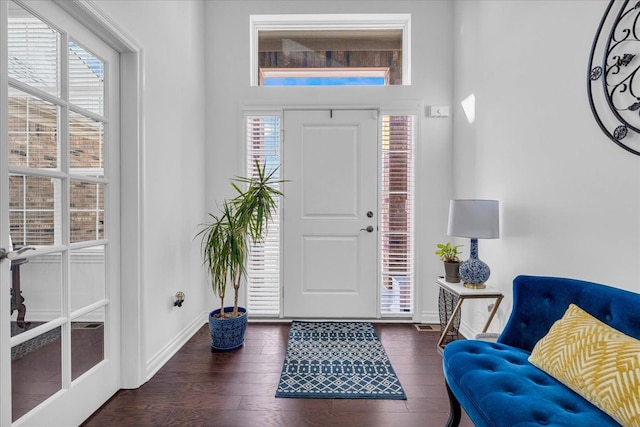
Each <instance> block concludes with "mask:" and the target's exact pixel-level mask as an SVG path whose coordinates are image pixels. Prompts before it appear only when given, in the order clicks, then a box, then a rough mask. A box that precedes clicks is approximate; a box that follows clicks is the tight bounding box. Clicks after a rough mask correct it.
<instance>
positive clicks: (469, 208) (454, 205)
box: [447, 199, 500, 239]
mask: <svg viewBox="0 0 640 427" xmlns="http://www.w3.org/2000/svg"><path fill="white" fill-rule="evenodd" d="M499 216H500V213H499V206H498V201H497V200H475V199H474V200H451V201H450V202H449V226H448V229H447V234H448V235H449V236H458V237H469V238H472V239H497V238H499V237H500V220H499Z"/></svg>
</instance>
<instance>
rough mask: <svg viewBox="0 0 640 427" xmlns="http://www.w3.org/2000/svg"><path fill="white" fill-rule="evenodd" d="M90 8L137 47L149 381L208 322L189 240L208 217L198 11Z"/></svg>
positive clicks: (155, 4)
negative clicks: (180, 296) (181, 299)
mask: <svg viewBox="0 0 640 427" xmlns="http://www.w3.org/2000/svg"><path fill="white" fill-rule="evenodd" d="M95 3H96V5H97V6H98V7H99V8H101V9H103V10H104V11H105V12H106V13H107V15H109V17H110V18H111V19H112V20H113V21H114V22H116V23H117V25H118V26H119V27H120V28H122V29H123V30H124V31H125V32H126V33H127V34H128V35H129V36H131V37H132V38H133V39H135V40H136V41H137V42H138V43H139V45H140V46H141V47H142V49H143V61H144V64H143V67H144V83H143V84H144V88H143V100H142V103H143V117H142V120H143V123H144V133H145V138H144V147H143V150H144V153H143V157H144V167H143V170H142V180H143V189H142V193H143V201H142V206H143V208H142V209H143V218H142V228H143V230H142V238H143V242H142V244H141V246H142V266H141V268H142V272H141V276H142V283H141V295H142V300H143V306H142V316H143V318H142V322H141V323H142V328H143V330H142V331H141V337H142V339H143V341H144V342H143V346H142V353H143V354H142V358H143V363H146V370H147V372H146V376H147V377H148V376H150V375H151V374H153V372H154V371H155V370H156V369H158V368H159V367H160V366H161V365H162V363H164V361H165V360H166V358H167V357H168V356H170V355H171V354H172V352H173V351H174V350H177V348H178V347H179V345H180V341H181V340H183V339H184V338H185V335H189V334H190V333H191V332H192V331H194V330H195V328H198V327H200V326H202V325H203V324H204V323H205V322H206V321H207V318H206V316H205V315H204V311H205V309H206V304H204V302H203V300H204V299H205V298H206V296H207V295H208V294H209V293H210V292H209V291H208V288H207V286H206V283H207V282H206V276H205V270H204V269H203V268H202V267H201V260H200V255H199V254H200V252H199V249H200V245H199V241H198V240H193V237H194V235H195V231H196V228H197V225H198V224H200V223H202V222H203V221H204V220H205V213H206V212H205V204H204V199H205V187H206V186H207V183H206V181H205V172H204V171H205V163H204V151H205V146H204V142H205V125H204V123H205V121H206V114H205V107H206V105H205V102H204V95H205V92H204V86H205V75H204V54H205V49H204V17H203V10H204V6H203V3H202V2H200V1H127V2H120V1H107V0H99V1H96V2H95ZM125 179H126V177H125ZM123 185H124V186H126V185H127V182H126V181H123ZM123 209H127V207H126V206H123ZM177 291H183V292H184V293H185V294H186V300H185V304H184V306H183V307H182V308H175V307H173V305H172V302H173V295H174V294H175V293H176V292H177ZM127 326H128V325H126V324H123V328H126V327H127ZM129 326H131V325H129ZM124 363H127V362H126V361H124ZM143 376H144V375H143Z"/></svg>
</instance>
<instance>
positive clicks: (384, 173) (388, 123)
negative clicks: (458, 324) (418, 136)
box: [380, 116, 414, 315]
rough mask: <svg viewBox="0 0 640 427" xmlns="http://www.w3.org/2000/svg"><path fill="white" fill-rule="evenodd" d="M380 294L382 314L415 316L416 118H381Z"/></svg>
mask: <svg viewBox="0 0 640 427" xmlns="http://www.w3.org/2000/svg"><path fill="white" fill-rule="evenodd" d="M380 126H381V132H380V133H381V135H382V144H381V147H382V148H381V150H382V152H381V161H380V165H381V171H380V173H381V179H380V183H381V188H380V200H381V211H380V212H381V224H380V225H381V227H380V230H381V232H380V260H381V264H382V265H381V270H380V271H381V286H380V290H381V295H380V297H381V298H380V312H381V313H382V314H383V315H399V314H411V313H413V294H414V286H413V281H414V276H413V261H414V246H413V245H414V243H413V241H414V233H413V230H414V224H413V222H414V217H413V212H414V191H413V190H414V165H413V142H414V117H413V116H382V117H381V122H380Z"/></svg>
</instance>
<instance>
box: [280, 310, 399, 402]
mask: <svg viewBox="0 0 640 427" xmlns="http://www.w3.org/2000/svg"><path fill="white" fill-rule="evenodd" d="M276 397H303V398H320V399H406V398H407V396H406V394H405V393H404V389H403V388H402V385H401V384H400V380H399V379H398V376H397V375H396V373H395V371H394V370H393V367H392V366H391V362H389V358H388V357H387V353H386V352H385V351H384V347H382V343H381V342H380V339H379V338H378V334H376V331H375V329H374V328H373V325H372V324H371V323H361V322H299V321H294V322H293V323H292V324H291V330H290V331H289V342H288V343H287V354H286V356H285V358H284V364H283V366H282V374H281V375H280V383H279V384H278V389H277V391H276Z"/></svg>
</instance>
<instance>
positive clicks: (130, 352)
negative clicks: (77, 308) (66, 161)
mask: <svg viewBox="0 0 640 427" xmlns="http://www.w3.org/2000/svg"><path fill="white" fill-rule="evenodd" d="M51 1H52V2H53V3H55V4H56V5H58V6H59V7H60V8H61V9H63V10H64V11H65V12H67V13H68V14H69V15H71V16H72V17H73V18H75V19H76V20H77V21H78V22H80V23H81V24H83V25H85V26H86V27H87V28H90V29H91V30H92V31H93V32H94V33H95V34H96V35H97V36H98V37H100V38H101V39H102V40H103V41H104V42H105V43H107V44H108V45H109V46H111V47H112V48H113V49H115V50H116V51H117V52H118V53H120V88H121V91H120V144H121V147H120V206H121V221H120V245H121V250H120V278H119V282H120V319H119V320H120V326H121V327H120V343H121V344H120V357H121V366H120V387H121V388H138V387H140V386H141V385H142V384H144V383H145V382H146V381H147V379H148V378H147V364H146V359H147V358H146V354H145V348H146V347H145V336H144V334H143V333H142V331H143V305H142V301H143V296H144V288H145V286H144V257H143V243H142V242H143V224H142V222H143V221H142V219H143V215H144V202H143V201H144V188H145V185H144V184H145V182H144V146H145V131H144V120H143V118H144V104H143V99H144V84H143V83H144V81H143V79H144V71H145V70H144V68H145V61H144V48H143V46H142V44H140V43H139V42H138V41H137V40H136V39H135V38H133V37H132V36H131V35H130V34H128V33H127V32H126V31H125V30H123V29H122V27H120V26H119V25H118V24H117V23H115V22H114V21H113V20H112V19H111V18H110V17H109V16H108V15H107V14H106V13H105V12H104V11H103V10H102V9H100V8H99V7H98V6H97V5H95V4H94V3H93V1H91V0H70V1H69V0H64V1H63V0H51ZM124 325H127V327H126V328H125V327H123V326H124Z"/></svg>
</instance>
